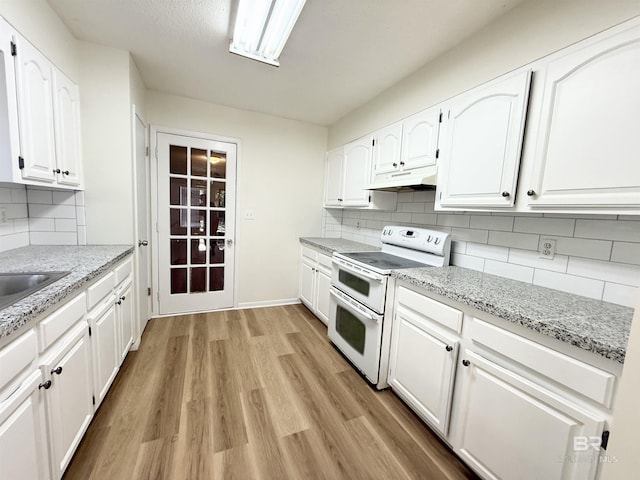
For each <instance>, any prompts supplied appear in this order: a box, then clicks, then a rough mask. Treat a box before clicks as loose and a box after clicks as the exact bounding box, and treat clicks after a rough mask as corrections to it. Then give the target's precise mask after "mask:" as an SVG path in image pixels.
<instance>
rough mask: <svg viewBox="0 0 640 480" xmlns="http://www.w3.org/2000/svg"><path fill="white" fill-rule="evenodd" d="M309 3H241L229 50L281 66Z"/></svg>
mask: <svg viewBox="0 0 640 480" xmlns="http://www.w3.org/2000/svg"><path fill="white" fill-rule="evenodd" d="M305 2H306V0H240V3H239V5H238V13H237V15H236V25H235V28H234V31H233V40H231V45H230V46H229V51H230V52H231V53H235V54H238V55H242V56H244V57H248V58H251V59H253V60H258V61H260V62H264V63H268V64H270V65H275V66H277V67H278V66H280V63H279V62H278V58H279V57H280V54H281V53H282V49H283V48H284V45H285V43H286V42H287V39H288V38H289V35H290V34H291V30H293V26H294V25H295V23H296V20H298V16H299V15H300V12H301V11H302V8H303V7H304V4H305Z"/></svg>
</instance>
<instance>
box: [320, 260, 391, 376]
mask: <svg viewBox="0 0 640 480" xmlns="http://www.w3.org/2000/svg"><path fill="white" fill-rule="evenodd" d="M387 280H388V277H387V276H386V275H381V274H378V273H376V272H372V271H370V270H366V269H363V268H362V267H360V266H359V265H356V264H354V263H351V262H349V261H347V260H345V259H343V258H339V257H336V256H334V257H333V268H332V271H331V288H330V290H329V292H330V304H329V325H328V331H329V339H330V340H331V341H332V342H333V343H334V345H335V346H336V347H337V348H338V349H339V350H340V351H341V352H342V353H343V354H344V355H345V356H346V357H347V358H348V359H349V360H350V361H351V363H353V365H354V366H355V367H356V368H358V370H360V371H361V372H362V373H363V374H364V376H365V377H367V379H368V380H369V381H370V382H371V383H373V384H377V383H378V377H379V370H380V348H381V343H382V320H383V316H384V315H383V314H384V303H385V299H386V291H387Z"/></svg>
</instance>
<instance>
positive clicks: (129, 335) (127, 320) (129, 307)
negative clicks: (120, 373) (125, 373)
mask: <svg viewBox="0 0 640 480" xmlns="http://www.w3.org/2000/svg"><path fill="white" fill-rule="evenodd" d="M131 285H132V284H131V280H125V281H124V282H123V284H122V285H121V286H120V287H119V288H118V290H117V292H116V298H117V300H116V305H117V307H116V315H117V317H118V331H119V335H118V352H119V354H120V360H119V362H118V364H120V363H122V362H123V361H124V359H125V357H126V356H127V353H129V347H131V344H132V343H133V295H132V292H131Z"/></svg>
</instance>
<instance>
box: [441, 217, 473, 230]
mask: <svg viewBox="0 0 640 480" xmlns="http://www.w3.org/2000/svg"><path fill="white" fill-rule="evenodd" d="M437 224H438V225H443V226H445V227H466V228H468V227H469V215H454V214H443V213H439V214H438V222H437Z"/></svg>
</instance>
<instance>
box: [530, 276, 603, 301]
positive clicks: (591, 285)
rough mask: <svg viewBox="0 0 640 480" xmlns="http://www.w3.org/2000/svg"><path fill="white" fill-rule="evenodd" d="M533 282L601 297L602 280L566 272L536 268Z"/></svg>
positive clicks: (584, 295) (592, 296)
mask: <svg viewBox="0 0 640 480" xmlns="http://www.w3.org/2000/svg"><path fill="white" fill-rule="evenodd" d="M533 284H534V285H540V286H541V287H548V288H553V289H556V290H562V291H563V292H569V293H574V294H576V295H582V296H583V297H589V298H596V299H598V300H600V299H602V293H603V291H604V282H603V281H602V280H594V279H592V278H584V277H576V276H574V275H567V274H566V273H558V272H551V271H549V270H541V269H536V271H535V274H534V276H533Z"/></svg>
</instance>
